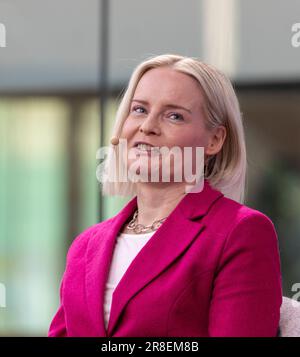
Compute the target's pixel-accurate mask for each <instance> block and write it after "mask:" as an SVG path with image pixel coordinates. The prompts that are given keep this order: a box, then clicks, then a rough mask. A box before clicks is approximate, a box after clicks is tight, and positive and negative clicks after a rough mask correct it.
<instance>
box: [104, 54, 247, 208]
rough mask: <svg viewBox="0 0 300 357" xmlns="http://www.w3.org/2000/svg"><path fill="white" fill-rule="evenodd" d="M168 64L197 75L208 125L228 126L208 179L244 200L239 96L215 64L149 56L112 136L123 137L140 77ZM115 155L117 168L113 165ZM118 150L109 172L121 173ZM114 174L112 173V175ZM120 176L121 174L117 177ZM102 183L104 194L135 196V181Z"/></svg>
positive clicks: (118, 115) (210, 164) (134, 77)
mask: <svg viewBox="0 0 300 357" xmlns="http://www.w3.org/2000/svg"><path fill="white" fill-rule="evenodd" d="M158 67H169V68H172V69H174V70H176V71H179V72H182V73H185V74H188V75H190V76H192V77H193V78H195V79H196V80H197V81H198V82H199V84H200V87H201V89H202V92H203V95H204V102H205V108H204V111H205V113H206V123H205V124H206V126H207V128H216V127H218V126H220V125H223V126H225V128H226V132H227V133H226V138H225V141H224V143H223V146H222V149H221V150H220V151H219V152H218V153H217V154H215V155H213V156H211V157H209V160H208V162H206V165H205V178H207V179H208V181H209V182H210V184H211V186H212V187H214V188H215V189H217V190H219V191H221V192H222V193H223V194H224V196H226V197H228V198H231V199H233V200H235V201H237V202H240V203H243V202H244V196H245V180H246V167H247V161H246V145H245V138H244V129H243V123H242V117H241V112H240V108H239V103H238V99H237V97H236V94H235V91H234V89H233V86H232V84H231V82H230V80H229V79H228V78H227V77H226V76H225V75H224V74H223V73H222V72H221V71H219V70H218V69H216V68H215V67H214V66H212V65H209V64H206V63H203V62H201V61H199V60H198V59H196V58H193V57H185V56H179V55H174V54H164V55H159V56H154V57H150V58H148V59H146V60H145V61H143V62H142V63H140V64H139V65H138V66H137V67H136V68H135V70H134V71H133V73H132V75H131V78H130V80H129V83H128V86H127V89H126V91H125V93H124V95H123V97H122V100H121V102H120V104H119V107H118V110H117V113H116V121H115V124H114V128H113V132H112V135H113V136H117V137H120V134H121V132H122V127H123V124H124V121H125V120H126V118H127V116H128V113H129V110H130V105H131V100H132V98H133V95H134V92H135V89H136V87H137V84H138V82H139V80H140V79H141V77H142V76H143V75H144V74H145V73H146V72H147V71H148V70H150V69H152V68H158ZM113 157H114V158H115V159H116V162H117V165H116V166H117V168H114V167H112V162H113V161H112V160H113ZM119 159H120V158H119V157H118V150H116V148H115V147H113V146H112V145H111V148H110V153H109V154H108V158H107V161H106V163H105V164H106V167H105V170H106V173H107V175H118V172H116V171H118V167H119V165H118V162H119V161H118V160H119ZM110 177H111V176H110ZM116 177H118V176H116ZM116 181H117V182H108V181H106V182H103V184H102V193H103V194H104V195H119V196H133V195H135V193H136V191H135V183H133V182H118V180H116Z"/></svg>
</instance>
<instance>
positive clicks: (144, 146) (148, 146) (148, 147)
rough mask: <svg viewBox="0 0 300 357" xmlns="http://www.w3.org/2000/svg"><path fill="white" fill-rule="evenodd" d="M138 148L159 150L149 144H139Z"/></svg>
mask: <svg viewBox="0 0 300 357" xmlns="http://www.w3.org/2000/svg"><path fill="white" fill-rule="evenodd" d="M137 148H138V149H139V150H143V151H149V150H151V151H158V149H157V148H155V147H153V146H150V145H147V144H138V145H137Z"/></svg>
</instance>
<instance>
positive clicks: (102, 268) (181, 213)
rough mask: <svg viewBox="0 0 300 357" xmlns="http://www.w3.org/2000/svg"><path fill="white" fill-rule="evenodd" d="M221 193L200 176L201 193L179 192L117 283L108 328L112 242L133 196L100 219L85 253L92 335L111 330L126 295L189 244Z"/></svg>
mask: <svg viewBox="0 0 300 357" xmlns="http://www.w3.org/2000/svg"><path fill="white" fill-rule="evenodd" d="M222 196H223V194H222V193H221V192H219V191H217V190H215V189H213V188H212V187H211V185H210V184H209V182H208V181H207V180H204V187H203V190H202V191H201V192H196V193H192V192H189V193H187V194H186V195H185V196H184V197H183V199H182V200H181V201H180V202H179V203H178V204H177V206H176V207H175V209H174V210H173V211H172V212H171V214H170V215H169V216H168V217H167V219H166V220H165V221H164V223H163V224H162V225H161V226H160V227H159V229H158V230H157V231H156V232H155V233H154V234H153V235H152V236H151V238H150V239H149V241H148V242H147V243H146V244H145V246H144V247H143V248H142V249H141V250H140V251H139V253H138V254H137V256H136V257H135V258H134V259H133V261H132V262H131V264H130V266H129V268H128V269H127V270H126V272H125V274H124V275H123V276H122V278H121V280H120V282H119V284H118V285H117V287H116V288H115V290H114V292H113V296H112V305H111V310H110V318H109V324H108V329H107V330H105V325H104V311H103V303H104V293H105V286H106V282H107V279H108V274H109V269H110V265H111V261H112V257H113V251H114V245H115V241H116V237H117V235H118V232H119V231H120V229H121V228H122V226H123V225H124V223H125V222H127V220H128V219H129V218H130V217H131V216H132V214H133V213H134V212H135V210H136V208H137V197H136V196H135V197H134V198H132V199H131V200H130V201H129V202H128V203H127V204H126V205H125V207H124V208H123V209H122V210H121V211H120V212H119V213H118V214H117V215H115V216H114V217H112V218H110V219H108V220H106V221H104V222H102V223H100V224H99V228H98V230H97V231H96V233H95V234H94V235H93V236H92V237H91V238H90V240H89V243H88V247H87V252H86V294H87V305H88V309H89V313H90V318H91V319H92V321H93V325H94V331H95V336H112V335H113V331H114V329H115V327H116V325H117V322H118V320H119V318H120V316H121V313H122V311H123V309H124V308H125V307H126V305H127V304H128V303H129V301H130V299H132V298H133V297H134V295H135V294H136V293H138V291H140V290H141V289H143V287H145V286H146V285H147V284H148V283H149V282H150V281H151V280H153V279H155V277H156V276H158V275H159V274H160V273H161V272H162V271H163V270H165V269H166V268H167V267H168V266H169V265H170V264H171V263H172V262H173V261H174V260H175V259H176V258H177V257H178V256H179V255H180V254H181V253H182V252H183V251H184V250H185V249H186V248H187V247H188V245H189V244H191V243H192V241H193V240H194V239H195V238H196V237H197V236H198V234H199V232H201V231H202V230H203V229H204V228H205V225H204V223H203V221H202V220H196V221H195V219H196V218H201V217H203V216H204V215H206V214H207V212H208V211H209V209H210V207H211V206H212V205H213V204H214V203H215V202H216V201H217V200H218V199H219V198H221V197H222ZM177 237H178V239H176V238H177ZM174 239H176V244H174ZM170 246H171V247H172V249H170ZM161 252H164V253H163V254H162V253H161ZM153 262H155V264H153Z"/></svg>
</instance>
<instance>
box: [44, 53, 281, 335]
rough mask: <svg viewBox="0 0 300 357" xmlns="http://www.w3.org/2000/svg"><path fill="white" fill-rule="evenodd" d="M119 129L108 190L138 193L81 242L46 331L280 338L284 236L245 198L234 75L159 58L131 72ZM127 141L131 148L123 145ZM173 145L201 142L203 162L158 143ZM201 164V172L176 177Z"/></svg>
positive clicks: (194, 62)
mask: <svg viewBox="0 0 300 357" xmlns="http://www.w3.org/2000/svg"><path fill="white" fill-rule="evenodd" d="M113 134H114V137H113V138H112V140H111V143H112V146H111V147H112V150H111V151H110V155H109V158H108V161H107V162H106V164H107V166H106V171H105V173H106V178H107V177H110V178H111V177H114V178H116V179H114V180H110V181H109V180H106V182H104V184H103V192H104V194H110V195H115V194H117V195H129V196H130V195H133V198H132V199H131V200H130V201H129V203H127V205H126V206H125V207H124V208H123V209H122V210H121V211H120V212H119V213H118V214H117V215H115V216H114V217H112V218H110V219H107V220H105V221H103V222H100V223H97V224H95V225H93V226H91V227H89V228H88V229H86V230H85V231H84V232H82V233H81V234H80V235H79V236H78V237H77V238H76V239H75V240H74V242H73V243H72V245H71V247H70V249H69V251H68V255H67V263H66V269H65V272H64V275H63V278H62V282H61V288H60V299H61V304H60V307H59V309H58V311H57V313H56V315H55V316H54V318H53V320H52V323H51V326H50V329H49V333H48V336H108V337H129V336H135V337H141V336H145V337H150V336H162V337H166V336H172V337H174V336H181V337H184V336H193V337H195V336H199V337H200V336H228V337H229V336H230V337H231V336H246V337H248V336H249V337H251V336H276V334H277V331H278V327H279V317H280V306H281V303H282V287H281V270H280V269H281V267H280V256H279V247H278V240H277V235H276V231H275V229H274V225H273V223H272V222H271V220H270V219H269V218H268V217H267V216H266V215H264V214H263V213H261V212H259V211H257V210H254V209H251V208H249V207H247V206H245V205H244V204H243V200H244V188H245V175H246V151H245V142H244V133H243V125H242V120H241V115H240V110H239V104H238V101H237V98H236V95H235V93H234V90H233V88H232V85H231V83H230V81H229V80H228V79H227V78H226V76H224V74H222V73H221V72H220V71H218V70H217V69H215V68H214V67H212V66H210V65H207V64H204V63H202V62H200V61H198V60H197V59H194V58H189V57H183V56H178V55H161V56H156V57H153V58H149V59H148V60H146V61H144V62H143V63H141V64H140V65H139V66H138V67H137V68H136V69H135V71H134V72H133V74H132V77H131V79H130V82H129V85H128V88H127V90H126V92H125V94H124V96H123V99H122V101H121V104H120V106H119V110H118V112H117V119H116V124H115V128H114V133H113ZM121 140H125V141H126V143H127V148H128V149H129V151H130V150H131V153H129V152H127V151H126V152H125V151H124V150H118V148H119V146H120V143H121ZM175 146H176V147H177V148H178V147H179V149H180V150H181V152H182V150H184V149H185V148H187V147H190V148H192V153H193V152H195V151H196V148H202V154H203V157H202V161H201V158H200V159H199V158H198V157H196V158H195V155H190V156H186V157H184V160H183V162H181V163H180V165H177V167H175V166H176V165H175V164H176V163H177V160H178V157H176V158H175V156H174V155H171V154H170V153H169V154H166V155H163V152H162V151H160V149H161V148H163V147H164V148H167V149H172V148H173V147H175ZM124 152H125V154H124ZM132 153H134V154H135V155H133V154H132ZM113 159H114V160H113ZM168 159H169V161H168ZM120 162H121V166H119V163H120ZM201 162H202V163H204V173H202V175H200V176H197V177H196V178H194V179H193V180H191V181H189V180H187V179H186V178H184V179H182V180H175V176H176V173H178V171H179V169H182V168H183V166H184V165H185V164H187V165H188V164H190V165H191V166H192V168H193V169H195V168H196V169H197V168H198V166H199V165H200V167H202V166H201ZM137 163H138V165H136V164H137ZM116 164H117V165H116ZM125 164H127V167H129V169H128V170H127V171H130V169H131V173H130V174H129V175H128V178H129V179H128V180H127V181H126V180H121V179H120V172H121V171H122V170H123V167H124V165H125ZM166 165H169V169H170V171H169V172H170V175H169V180H165V179H164V177H163V175H162V174H161V172H162V171H161V170H162V169H163V168H165V166H166ZM120 167H121V168H122V169H121V170H120ZM136 167H138V170H136V171H135V170H133V169H132V168H134V169H135V168H136ZM152 171H153V172H154V173H156V174H157V172H159V176H158V179H157V177H156V180H153V179H151V178H152V177H151V172H152ZM133 172H134V174H133ZM193 172H194V171H193ZM141 173H143V174H144V175H143V179H141V176H142V175H141ZM114 175H115V176H114ZM139 175H140V176H139ZM203 176H204V177H203ZM149 177H150V179H149ZM137 178H138V179H137ZM145 178H146V179H145ZM203 178H204V180H203ZM191 182H192V185H189V183H191ZM191 187H192V189H191Z"/></svg>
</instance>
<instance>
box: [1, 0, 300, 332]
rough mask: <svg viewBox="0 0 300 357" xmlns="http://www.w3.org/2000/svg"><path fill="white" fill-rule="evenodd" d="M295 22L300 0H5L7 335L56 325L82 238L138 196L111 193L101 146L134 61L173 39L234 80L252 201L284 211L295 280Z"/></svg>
mask: <svg viewBox="0 0 300 357" xmlns="http://www.w3.org/2000/svg"><path fill="white" fill-rule="evenodd" d="M295 23H300V2H299V0H289V1H283V0H281V1H276V2H274V1H272V0H264V1H259V0H252V1H243V0H188V1H182V0H164V1H159V0H152V1H146V0H126V1H124V0H109V1H107V0H106V1H105V0H89V1H83V0H52V1H51V2H49V1H46V0H6V1H1V0H0V24H2V25H4V26H2V27H0V30H1V28H2V30H3V28H4V27H5V30H6V32H5V40H6V41H5V42H6V43H5V44H6V47H4V46H3V44H4V42H3V39H2V45H1V41H0V284H1V285H0V288H1V289H2V291H3V290H4V289H5V292H6V295H5V297H6V301H3V298H2V301H0V335H2V336H46V335H47V331H48V328H49V324H50V322H51V319H52V318H53V315H54V313H55V312H56V310H57V308H58V304H59V284H60V279H61V275H62V272H63V270H64V267H65V256H66V252H67V250H68V248H69V246H70V244H71V242H72V241H73V239H74V238H75V237H76V235H78V234H79V233H80V232H82V231H83V230H84V229H85V228H87V227H88V226H90V225H92V224H95V223H97V222H100V221H102V220H104V219H106V218H108V217H111V216H112V215H114V214H115V213H117V212H118V211H119V210H120V209H121V208H122V207H123V206H124V204H125V203H126V202H127V201H128V199H129V198H128V199H126V198H121V197H110V198H108V197H102V196H101V191H100V186H99V183H98V181H97V179H96V167H97V165H98V164H99V162H98V161H97V160H96V151H97V149H98V148H99V147H100V146H104V145H107V144H108V142H109V138H110V130H111V127H112V124H113V122H114V116H115V113H116V110H117V105H118V103H119V100H120V96H121V94H122V91H123V90H124V88H125V87H126V84H127V81H128V79H129V77H130V75H131V72H132V70H133V69H134V68H135V66H136V65H137V64H138V63H140V62H141V61H142V60H144V59H145V58H146V57H148V56H151V55H158V54H162V53H176V54H181V55H186V56H193V57H197V58H199V59H200V60H203V61H206V62H208V63H212V64H214V65H216V66H218V67H219V68H220V69H222V70H223V71H224V72H225V73H227V74H228V75H229V76H230V78H231V80H232V81H233V83H234V87H235V89H236V92H237V94H238V97H239V100H240V105H241V111H242V113H243V119H244V126H245V132H246V140H247V149H248V186H247V194H246V204H247V205H249V206H250V207H253V208H256V209H258V210H261V211H262V212H264V213H265V214H267V215H268V216H269V217H270V218H271V219H272V220H273V222H274V224H275V227H276V229H277V233H278V238H279V244H280V254H281V262H282V274H283V288H284V295H286V296H290V297H291V296H293V295H294V294H295V291H294V292H293V291H292V286H293V284H295V283H300V219H299V217H300V160H299V157H300V155H299V154H300V145H299V143H300V47H297V46H296V47H293V45H292V36H293V32H292V26H293V24H295ZM1 34H2V35H3V34H4V31H2V32H1V31H0V35H1ZM299 42H300V39H299ZM4 303H5V305H6V307H4Z"/></svg>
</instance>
